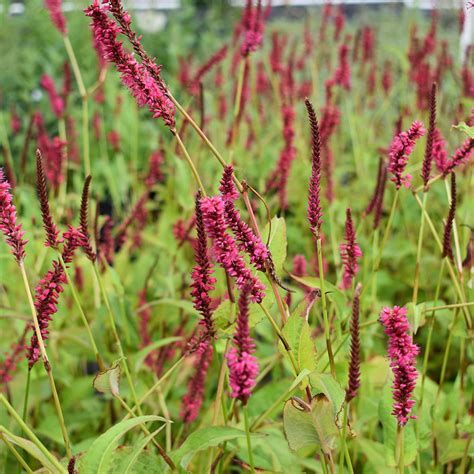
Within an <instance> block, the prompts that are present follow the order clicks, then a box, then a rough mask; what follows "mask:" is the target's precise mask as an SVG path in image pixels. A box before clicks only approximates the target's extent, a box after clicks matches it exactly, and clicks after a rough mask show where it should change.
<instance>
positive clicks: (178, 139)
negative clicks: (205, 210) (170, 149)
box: [172, 130, 206, 196]
mask: <svg viewBox="0 0 474 474" xmlns="http://www.w3.org/2000/svg"><path fill="white" fill-rule="evenodd" d="M172 133H173V135H174V136H175V137H176V141H177V142H178V145H179V147H180V148H181V151H182V152H183V153H184V156H185V158H186V161H187V162H188V165H189V167H190V168H191V171H192V173H193V176H194V179H195V180H196V183H197V184H198V186H199V189H200V190H201V192H202V194H203V196H206V190H205V189H204V185H203V184H202V181H201V177H200V176H199V173H198V170H197V169H196V166H195V165H194V163H193V160H192V159H191V157H190V156H189V153H188V150H187V149H186V147H185V146H184V143H183V141H182V140H181V137H180V136H179V133H178V132H177V130H172Z"/></svg>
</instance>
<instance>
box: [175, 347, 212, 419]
mask: <svg viewBox="0 0 474 474" xmlns="http://www.w3.org/2000/svg"><path fill="white" fill-rule="evenodd" d="M212 355H213V349H212V344H211V343H210V340H209V339H207V340H205V341H202V342H201V343H200V345H199V348H198V349H197V351H196V356H195V357H196V360H195V366H194V375H193V376H192V377H191V379H190V380H189V382H188V390H187V392H186V395H184V397H183V403H182V408H181V413H180V417H181V419H182V420H183V422H184V423H191V422H192V421H194V420H195V419H196V418H197V417H198V415H199V411H200V410H201V406H202V402H203V398H204V389H205V382H206V374H207V369H208V368H209V364H210V363H211V361H212Z"/></svg>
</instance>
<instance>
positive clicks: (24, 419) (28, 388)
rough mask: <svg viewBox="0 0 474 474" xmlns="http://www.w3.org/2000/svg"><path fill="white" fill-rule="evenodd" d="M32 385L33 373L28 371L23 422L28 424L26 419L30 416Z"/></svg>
mask: <svg viewBox="0 0 474 474" xmlns="http://www.w3.org/2000/svg"><path fill="white" fill-rule="evenodd" d="M30 384H31V371H30V370H28V371H27V374H26V387H25V398H24V400H23V414H22V418H23V421H25V422H26V417H27V415H28V400H29V398H30Z"/></svg>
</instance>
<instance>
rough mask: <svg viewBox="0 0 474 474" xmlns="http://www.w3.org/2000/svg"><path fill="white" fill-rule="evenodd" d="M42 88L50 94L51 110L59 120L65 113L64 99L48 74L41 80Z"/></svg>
mask: <svg viewBox="0 0 474 474" xmlns="http://www.w3.org/2000/svg"><path fill="white" fill-rule="evenodd" d="M40 85H41V87H42V88H43V89H44V90H45V91H46V92H47V93H48V96H49V101H50V103H51V108H52V109H53V112H54V115H55V116H56V117H57V118H61V117H62V115H63V113H64V106H65V103H64V99H63V98H62V97H61V96H60V95H59V94H58V92H57V90H56V86H55V85H54V82H53V79H52V78H51V77H50V76H48V75H47V74H43V76H41V80H40Z"/></svg>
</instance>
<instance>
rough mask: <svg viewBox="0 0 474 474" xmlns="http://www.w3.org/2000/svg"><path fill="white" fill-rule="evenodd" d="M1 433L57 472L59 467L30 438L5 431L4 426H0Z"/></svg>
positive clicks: (43, 464) (46, 466) (47, 467)
mask: <svg viewBox="0 0 474 474" xmlns="http://www.w3.org/2000/svg"><path fill="white" fill-rule="evenodd" d="M0 433H1V434H2V436H4V437H5V438H6V439H7V440H8V441H10V443H12V444H15V445H17V446H19V447H20V448H22V449H24V450H25V451H26V452H27V453H28V454H30V455H31V456H33V457H34V458H35V459H36V460H37V461H39V462H40V463H41V465H42V466H43V467H45V468H46V469H49V470H50V471H51V472H57V470H58V468H57V467H56V466H55V465H54V464H53V463H52V462H51V461H50V460H49V459H48V458H47V457H46V456H45V455H44V454H43V453H42V452H41V451H40V449H39V448H38V446H36V444H34V443H33V442H32V441H30V440H29V439H25V438H21V437H20V436H16V435H14V434H12V433H8V434H7V433H5V431H4V428H3V426H0Z"/></svg>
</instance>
